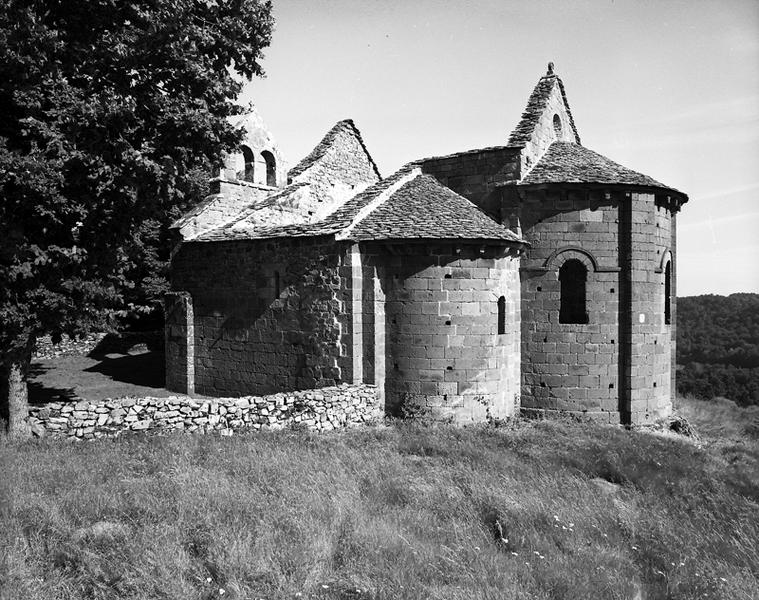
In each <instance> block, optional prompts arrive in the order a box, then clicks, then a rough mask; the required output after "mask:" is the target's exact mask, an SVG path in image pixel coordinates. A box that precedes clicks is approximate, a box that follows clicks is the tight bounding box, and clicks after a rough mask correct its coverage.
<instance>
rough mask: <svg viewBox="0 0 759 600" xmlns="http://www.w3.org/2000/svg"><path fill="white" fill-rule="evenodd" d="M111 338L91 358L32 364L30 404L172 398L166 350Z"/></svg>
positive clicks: (75, 357)
mask: <svg viewBox="0 0 759 600" xmlns="http://www.w3.org/2000/svg"><path fill="white" fill-rule="evenodd" d="M109 337H110V336H106V337H105V338H104V339H103V341H102V342H100V343H99V344H98V345H97V346H96V347H95V348H94V349H93V350H92V352H90V353H89V354H88V355H87V356H63V357H58V358H54V359H40V360H34V361H32V364H31V366H30V375H29V381H28V384H29V402H30V404H44V403H47V402H72V401H78V400H91V401H97V400H103V399H105V398H123V397H125V396H158V397H165V396H170V395H171V392H169V391H168V390H166V389H165V388H164V385H165V377H164V355H163V349H162V348H160V347H158V348H156V347H155V346H154V345H153V344H150V343H144V342H140V343H133V342H132V343H130V342H128V341H126V342H125V341H124V340H121V339H119V338H116V337H115V336H114V338H111V339H109Z"/></svg>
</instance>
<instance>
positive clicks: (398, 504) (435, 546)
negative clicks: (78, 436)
mask: <svg viewBox="0 0 759 600" xmlns="http://www.w3.org/2000/svg"><path fill="white" fill-rule="evenodd" d="M681 410H682V411H683V412H684V413H686V414H687V415H688V416H689V418H690V419H691V421H693V422H696V424H697V426H701V427H702V432H703V433H704V436H703V439H702V443H701V444H695V443H692V442H690V441H687V440H682V439H677V438H673V437H661V436H656V435H652V434H647V433H641V432H628V431H623V430H620V429H616V428H611V427H597V426H592V425H585V424H575V423H569V422H528V423H519V424H517V425H514V426H511V427H506V428H500V429H494V428H484V427H483V428H468V429H453V428H425V427H421V426H413V425H408V424H400V425H395V426H390V427H379V428H374V429H364V430H353V431H347V432H341V433H334V434H307V433H302V432H297V433H296V432H273V433H266V434H258V435H240V436H235V437H233V438H219V437H215V436H189V435H175V436H167V437H132V438H128V439H127V438H123V439H119V440H110V441H109V440H103V441H97V442H92V443H85V444H70V443H53V442H43V443H25V444H11V443H9V442H7V441H5V442H0V459H1V460H2V464H0V468H2V486H3V487H2V488H0V492H1V493H2V500H3V503H2V533H0V547H1V548H2V557H1V560H2V563H1V565H0V568H1V569H2V570H1V571H0V577H2V579H0V590H1V591H0V597H2V598H3V599H6V598H7V599H15V598H29V599H35V598H39V599H43V598H44V599H57V598H178V599H188V598H204V599H210V598H224V599H226V598H267V599H268V598H296V597H297V598H323V599H328V598H346V599H347V598H376V599H380V598H404V599H406V598H408V599H414V598H420V599H421V598H425V599H426V598H450V599H462V600H464V599H471V598H493V599H496V598H525V599H527V598H529V599H541V598H556V599H571V598H577V599H582V600H587V599H592V598H599V599H604V600H606V599H612V598H633V597H635V596H636V594H637V593H638V592H640V593H641V595H640V596H639V597H644V598H657V599H658V598H683V599H685V598H688V599H690V598H730V599H740V598H752V597H755V596H754V594H755V593H756V590H757V589H759V514H758V510H757V502H758V501H759V473H757V456H758V452H759V450H758V448H759V444H758V443H757V431H756V429H752V428H751V427H750V426H749V427H743V429H741V424H742V425H745V423H746V418H745V415H743V414H742V413H741V412H740V411H738V412H736V411H737V410H738V409H736V407H735V406H734V405H733V406H729V405H722V404H719V405H717V413H716V414H717V415H718V418H719V419H720V421H721V422H723V423H726V422H728V421H730V422H733V425H731V427H735V429H734V430H731V431H734V434H735V435H734V438H733V439H732V440H731V441H727V440H726V441H722V442H719V443H717V442H716V441H713V440H712V439H711V438H710V437H709V436H710V435H711V434H712V431H711V430H710V426H711V425H710V423H712V422H713V421H712V420H711V419H709V418H708V417H709V414H710V413H709V410H710V409H709V405H706V404H703V403H693V402H685V403H684V405H683V406H682V407H681ZM721 427H723V428H724V427H726V425H722V426H721ZM715 431H717V432H718V433H720V434H722V433H724V431H723V430H715ZM599 477H600V478H603V479H605V480H607V481H611V482H614V483H618V484H619V488H618V489H617V488H614V486H609V487H610V488H611V491H608V492H606V491H603V490H602V489H601V487H599V484H598V482H594V481H593V479H594V478H599ZM496 520H497V521H498V522H499V523H501V524H502V528H503V535H504V537H505V538H506V539H507V540H508V541H506V542H503V541H500V540H497V539H496V534H495V531H496V526H495V522H496ZM99 522H107V523H110V524H111V525H100V526H99V529H100V531H98V528H95V529H93V528H92V525H93V524H95V523H99ZM222 590H223V594H222Z"/></svg>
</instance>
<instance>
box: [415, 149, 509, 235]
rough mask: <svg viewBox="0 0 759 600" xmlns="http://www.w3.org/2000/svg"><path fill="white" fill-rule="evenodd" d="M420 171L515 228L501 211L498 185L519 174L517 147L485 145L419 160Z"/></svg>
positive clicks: (499, 220) (507, 216)
mask: <svg viewBox="0 0 759 600" xmlns="http://www.w3.org/2000/svg"><path fill="white" fill-rule="evenodd" d="M421 166H422V171H423V172H424V173H427V174H429V175H432V176H433V177H435V178H436V179H437V180H438V181H440V183H442V184H443V185H446V186H448V187H449V188H451V189H452V190H453V191H454V192H456V193H458V194H461V195H462V196H464V197H465V198H467V199H468V200H470V201H471V202H473V203H474V204H476V205H477V206H479V207H480V208H481V209H482V210H483V211H485V212H486V213H487V214H488V215H490V216H491V217H492V218H494V219H495V220H497V221H498V222H500V223H503V224H505V225H506V226H507V227H509V226H510V225H511V228H512V229H514V227H515V225H516V224H511V223H510V222H509V218H510V214H502V211H501V192H500V189H499V185H500V184H503V183H506V182H513V181H516V180H517V179H519V177H520V170H519V169H520V153H519V149H518V148H508V147H501V148H485V149H483V150H472V151H470V152H461V153H459V154H452V155H450V156H441V157H436V158H429V159H426V160H424V161H422V165H421Z"/></svg>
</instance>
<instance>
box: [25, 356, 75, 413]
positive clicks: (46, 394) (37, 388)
mask: <svg viewBox="0 0 759 600" xmlns="http://www.w3.org/2000/svg"><path fill="white" fill-rule="evenodd" d="M50 369H51V367H49V366H46V365H41V364H39V363H33V364H31V365H29V377H28V379H27V384H26V385H27V390H28V393H29V404H47V403H48V402H72V401H74V400H78V397H77V395H76V394H75V393H74V388H66V387H54V386H46V385H45V384H43V383H40V382H39V381H33V380H34V379H35V378H37V377H39V376H41V375H42V374H43V373H45V372H46V371H49V370H50Z"/></svg>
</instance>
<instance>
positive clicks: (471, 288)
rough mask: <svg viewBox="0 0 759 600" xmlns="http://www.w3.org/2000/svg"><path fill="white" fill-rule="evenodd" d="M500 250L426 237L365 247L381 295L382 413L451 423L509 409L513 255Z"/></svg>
mask: <svg viewBox="0 0 759 600" xmlns="http://www.w3.org/2000/svg"><path fill="white" fill-rule="evenodd" d="M506 252H507V251H506V249H504V248H502V247H487V248H485V247H482V246H479V245H474V244H461V245H459V246H456V245H453V244H432V243H431V244H417V245H411V244H405V245H396V246H395V247H393V248H392V249H390V250H388V249H387V248H381V247H377V246H375V247H373V248H371V249H368V250H367V254H368V259H367V260H368V262H373V263H374V264H377V265H380V266H379V268H378V272H379V273H380V277H381V279H382V284H383V285H382V287H383V289H384V294H385V323H386V337H387V342H386V344H387V361H386V365H385V369H386V370H385V376H386V387H385V393H386V395H385V402H386V412H388V413H389V414H397V415H414V414H417V413H422V414H425V415H429V416H431V417H433V418H435V419H441V420H452V421H453V422H456V423H467V422H477V421H484V420H485V419H486V418H488V417H493V418H505V417H508V416H511V415H513V414H514V412H515V407H516V406H518V405H519V312H520V304H519V279H518V267H519V258H518V257H517V256H515V255H506ZM501 297H503V298H504V301H503V313H504V314H503V324H504V333H503V334H500V335H499V333H498V319H499V316H498V311H499V298H501Z"/></svg>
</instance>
